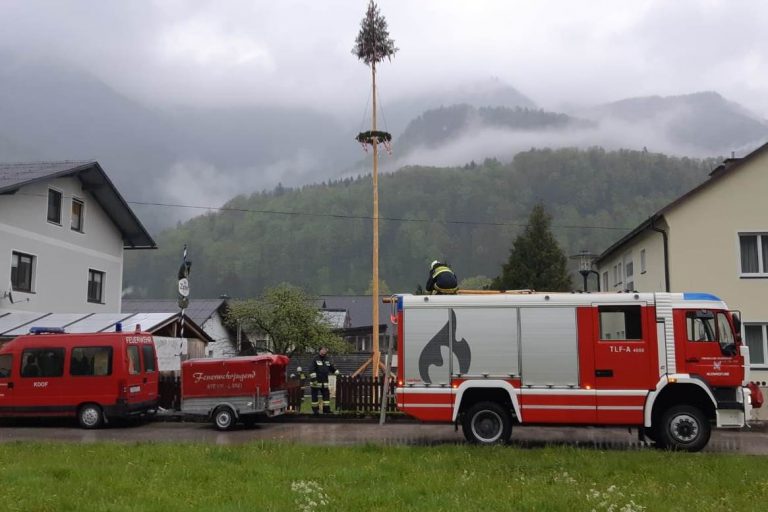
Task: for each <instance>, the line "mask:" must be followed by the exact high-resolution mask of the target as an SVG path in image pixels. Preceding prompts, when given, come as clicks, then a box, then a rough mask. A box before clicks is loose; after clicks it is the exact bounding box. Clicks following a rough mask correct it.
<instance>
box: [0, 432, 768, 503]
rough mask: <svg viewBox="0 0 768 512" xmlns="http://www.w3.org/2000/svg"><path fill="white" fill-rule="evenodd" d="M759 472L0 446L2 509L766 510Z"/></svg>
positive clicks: (198, 448) (711, 461)
mask: <svg viewBox="0 0 768 512" xmlns="http://www.w3.org/2000/svg"><path fill="white" fill-rule="evenodd" d="M350 428H354V427H353V426H350ZM767 472H768V459H766V458H763V457H756V456H742V455H728V454H701V453H700V454H681V453H667V452H659V451H655V450H642V451H628V452H624V451H598V450H593V449H577V448H563V447H553V448H535V449H520V448H513V447H491V448H484V447H472V446H465V445H457V446H453V445H451V446H439V447H428V446H419V447H406V446H398V447H380V446H373V445H369V446H360V447H317V446H305V445H298V444H279V443H264V442H256V443H252V444H246V445H238V446H225V447H222V446H213V445H205V444H165V443H157V444H155V443H146V444H145V443H142V444H116V443H115V444H110V443H104V444H55V443H27V442H23V443H9V444H0V496H1V497H2V498H3V499H2V508H3V510H4V511H16V510H34V511H87V510H112V511H129V510H130V511H172V510H183V511H192V510H205V511H219V510H238V511H241V510H242V511H266V510H285V511H296V510H298V511H305V512H309V511H314V510H317V511H320V510H328V511H344V510H349V511H358V512H359V511H371V510H380V511H387V512H393V511H400V510H445V511H452V512H455V511H475V510H483V511H506V510H542V511H550V510H566V511H569V512H576V511H582V510H583V511H591V510H595V511H598V512H601V511H613V512H620V511H622V512H632V511H639V510H646V511H667V510H680V511H696V512H703V511H718V512H719V511H730V510H734V511H736V510H738V511H742V510H764V508H765V502H766V500H767V499H768V478H766V477H765V475H766V473H767ZM313 503H314V505H313Z"/></svg>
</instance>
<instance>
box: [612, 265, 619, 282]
mask: <svg viewBox="0 0 768 512" xmlns="http://www.w3.org/2000/svg"><path fill="white" fill-rule="evenodd" d="M618 284H619V271H618V270H617V268H616V265H614V266H613V286H614V287H616V286H618Z"/></svg>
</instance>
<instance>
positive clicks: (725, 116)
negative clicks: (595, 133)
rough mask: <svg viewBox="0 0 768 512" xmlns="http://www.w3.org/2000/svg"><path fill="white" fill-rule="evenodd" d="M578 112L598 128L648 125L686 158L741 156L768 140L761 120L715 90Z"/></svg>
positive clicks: (634, 100) (766, 125)
mask: <svg viewBox="0 0 768 512" xmlns="http://www.w3.org/2000/svg"><path fill="white" fill-rule="evenodd" d="M578 114H579V115H581V116H583V117H586V118H590V119H594V120H596V121H599V122H600V123H601V124H610V123H620V124H624V125H633V126H635V127H647V128H648V130H649V131H654V132H655V133H657V134H660V135H661V136H662V137H664V138H666V139H667V140H668V141H669V142H670V143H671V144H673V145H676V146H678V147H679V150H680V151H679V152H681V153H688V154H698V155H702V154H705V155H709V156H714V155H727V154H730V152H731V151H735V152H737V153H740V154H743V153H745V152H747V151H751V150H752V149H754V148H755V147H756V146H758V145H760V144H763V143H765V140H766V139H767V138H768V123H767V122H766V121H765V120H763V119H758V118H757V117H756V116H755V115H753V114H751V113H750V112H749V111H748V110H747V109H745V108H744V107H742V106H741V105H738V104H737V103H733V102H731V101H728V100H726V99H725V98H723V97H722V96H721V95H720V94H718V93H716V92H698V93H694V94H686V95H681V96H667V97H661V96H648V97H643V98H628V99H625V100H621V101H617V102H614V103H607V104H604V105H599V106H596V107H593V108H591V109H587V110H585V111H581V112H579V113H578Z"/></svg>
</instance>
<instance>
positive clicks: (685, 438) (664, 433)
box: [656, 405, 712, 452]
mask: <svg viewBox="0 0 768 512" xmlns="http://www.w3.org/2000/svg"><path fill="white" fill-rule="evenodd" d="M711 433H712V426H711V425H710V424H709V420H708V419H707V417H706V416H705V415H704V413H703V412H701V410H700V409H698V408H697V407H693V406H690V405H677V406H675V407H670V408H669V409H667V410H666V411H665V412H664V414H663V415H662V416H661V423H659V425H658V430H657V433H656V445H657V446H658V447H659V448H666V449H668V450H675V451H686V452H698V451H699V450H701V449H702V448H704V447H705V446H706V445H707V443H708V442H709V436H710V435H711Z"/></svg>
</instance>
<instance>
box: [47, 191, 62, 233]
mask: <svg viewBox="0 0 768 512" xmlns="http://www.w3.org/2000/svg"><path fill="white" fill-rule="evenodd" d="M48 222H53V223H54V224H61V192H59V191H58V190H53V189H52V188H49V189H48Z"/></svg>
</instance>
